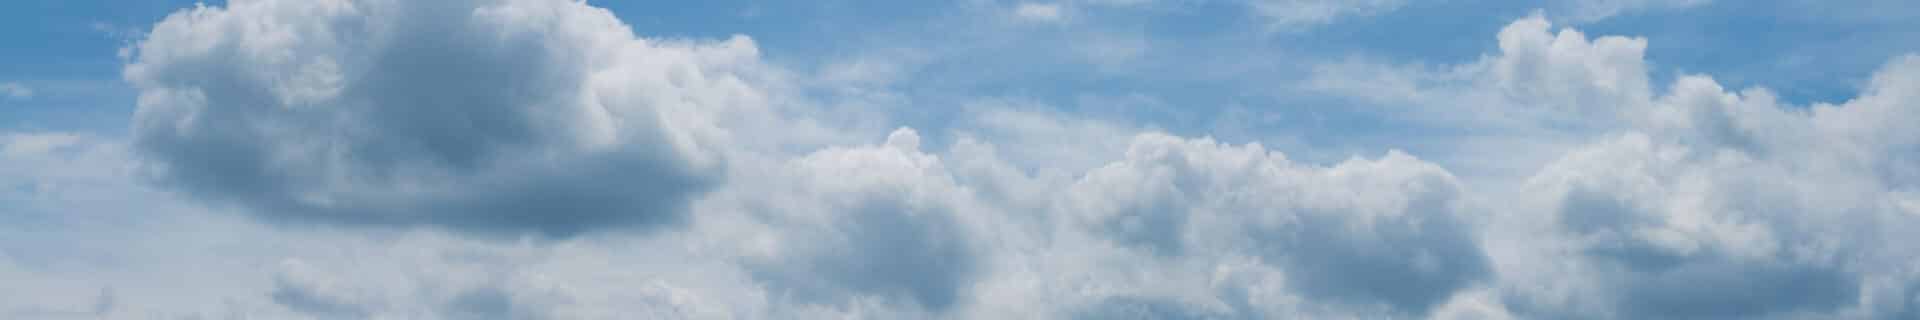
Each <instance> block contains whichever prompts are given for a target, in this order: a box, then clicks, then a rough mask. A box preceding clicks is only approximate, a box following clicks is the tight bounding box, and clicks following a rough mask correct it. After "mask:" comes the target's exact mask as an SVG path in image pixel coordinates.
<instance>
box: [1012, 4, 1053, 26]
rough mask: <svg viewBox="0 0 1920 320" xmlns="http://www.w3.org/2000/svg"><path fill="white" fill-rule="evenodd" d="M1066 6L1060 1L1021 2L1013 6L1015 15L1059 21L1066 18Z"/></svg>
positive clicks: (1039, 19) (1042, 20)
mask: <svg viewBox="0 0 1920 320" xmlns="http://www.w3.org/2000/svg"><path fill="white" fill-rule="evenodd" d="M1065 10H1066V9H1065V7H1063V6H1061V5H1060V4H1058V3H1034V2H1021V3H1020V4H1019V5H1015V6H1014V8H1013V16H1015V17H1019V18H1021V19H1026V20H1031V21H1038V22H1059V21H1060V20H1061V19H1065V18H1066V15H1065V12H1064V11H1065Z"/></svg>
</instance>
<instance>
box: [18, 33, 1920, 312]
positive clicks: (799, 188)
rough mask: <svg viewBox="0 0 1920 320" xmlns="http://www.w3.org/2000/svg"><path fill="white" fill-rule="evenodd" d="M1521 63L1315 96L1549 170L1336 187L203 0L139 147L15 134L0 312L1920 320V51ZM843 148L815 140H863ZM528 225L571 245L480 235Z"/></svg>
mask: <svg viewBox="0 0 1920 320" xmlns="http://www.w3.org/2000/svg"><path fill="white" fill-rule="evenodd" d="M1287 3H1294V4H1295V5H1304V6H1312V5H1315V3H1311V2H1297V3H1296V2H1287ZM1377 3H1380V4H1381V6H1385V7H1392V6H1397V4H1398V2H1377ZM1388 4H1391V5H1388ZM1322 5H1331V4H1322ZM1381 10H1386V9H1381ZM1336 12H1345V11H1336ZM1340 14H1354V13H1340ZM1320 23H1324V22H1320ZM1495 38H1496V39H1495V40H1497V41H1498V51H1497V52H1494V53H1491V54H1489V55H1487V56H1485V57H1484V58H1481V59H1479V60H1475V61H1469V62H1467V63H1463V64H1459V65H1453V66H1444V67H1439V68H1428V67H1422V66H1407V65H1387V64H1374V63H1367V62H1364V61H1359V62H1350V63H1346V64H1340V65H1331V66H1327V67H1324V68H1321V69H1319V70H1318V73H1317V74H1316V75H1315V78H1314V79H1312V81H1310V82H1309V85H1310V86H1313V87H1314V88H1316V89H1320V90H1323V91H1324V92H1332V93H1344V94H1353V95H1365V96H1364V97H1357V98H1356V99H1362V100H1365V101H1371V102H1375V103H1381V104H1396V105H1409V106H1413V107H1410V108H1405V109H1395V110H1388V111H1387V112H1404V113H1406V114H1411V115H1412V116H1409V117H1410V118H1417V119H1418V120H1419V121H1423V123H1424V124H1428V125H1433V126H1440V127H1446V126H1448V125H1452V126H1456V127H1464V128H1484V127H1496V128H1497V129H1512V127H1524V130H1530V131H1523V130H1521V129H1515V130H1513V131H1502V132H1552V133H1555V134H1560V135H1566V136H1577V137H1578V138H1577V139H1575V140H1577V142H1576V143H1572V144H1571V145H1565V146H1556V147H1558V148H1552V149H1547V150H1544V151H1541V150H1517V149H1521V147H1517V146H1510V148H1507V149H1515V150H1500V151H1502V152H1501V153H1493V154H1489V155H1479V156H1478V159H1487V158H1494V157H1505V156H1509V155H1512V154H1517V153H1522V152H1546V153H1551V154H1552V155H1553V156H1552V157H1548V158H1547V159H1548V160H1547V161H1543V162H1541V163H1536V164H1527V165H1521V166H1515V167H1521V168H1526V170H1528V171H1529V172H1528V173H1523V174H1524V175H1526V176H1527V178H1526V179H1524V181H1516V182H1515V183H1516V184H1518V185H1517V186H1494V187H1493V188H1492V189H1477V188H1472V187H1469V186H1470V185H1471V184H1468V183H1465V182H1463V181H1465V180H1468V179H1471V178H1470V177H1457V176H1456V174H1457V173H1456V172H1455V171H1451V170H1449V168H1448V167H1446V166H1443V165H1442V164H1440V163H1435V162H1433V161H1430V160H1427V159H1430V158H1428V157H1426V155H1425V154H1421V155H1420V156H1419V157H1416V156H1415V155H1413V154H1409V153H1407V152H1403V151H1385V152H1383V153H1381V154H1378V155H1360V156H1354V157H1352V158H1350V159H1348V160H1345V161H1336V162H1331V163H1315V162H1310V161H1301V160H1297V159H1291V158H1289V157H1288V155H1287V154H1285V153H1282V152H1279V151H1276V150H1272V149H1269V148H1268V147H1266V146H1263V145H1261V144H1258V143H1237V142H1229V141H1220V140H1216V139H1214V138H1208V137H1204V136H1201V137H1183V136H1177V135H1172V134H1167V133H1160V132H1157V131H1152V130H1147V129H1140V128H1137V127H1134V126H1131V125H1126V124H1115V123H1108V122H1102V121H1098V120H1090V119H1085V118H1084V117H1075V116H1074V115H1068V114H1055V113H1046V112H1026V111H1016V110H1010V109H1014V108H1010V107H1009V108H1007V109H1004V110H1003V109H986V110H970V112H969V113H968V114H966V115H963V116H962V117H965V119H959V120H957V121H956V122H958V123H960V125H959V127H958V128H956V129H952V130H951V131H933V130H927V131H921V130H916V129H913V128H898V129H893V131H891V132H887V133H885V134H884V136H882V135H881V134H880V132H863V131H862V130H863V129H865V128H864V127H862V128H836V127H831V125H822V126H826V127H828V128H820V127H811V129H799V130H795V131H792V132H788V131H783V130H786V129H790V127H787V126H786V125H787V124H784V122H783V121H787V120H788V119H784V118H779V117H782V116H785V115H782V114H781V113H782V112H786V111H791V110H779V109H778V108H779V107H778V106H776V105H775V104H778V103H780V102H778V101H780V100H783V99H787V98H792V97H789V96H785V95H782V92H781V90H785V89H784V87H787V86H803V85H800V84H791V83H784V82H783V81H786V80H782V78H781V77H780V76H779V75H777V74H775V73H778V70H777V69H775V67H773V66H767V65H762V63H761V62H760V58H759V53H758V49H757V48H756V47H755V46H754V44H753V43H752V42H751V41H750V40H747V39H745V38H744V37H736V38H732V39H728V40H724V41H700V40H657V39H648V38H642V37H638V36H636V35H634V34H633V33H632V32H631V31H628V27H627V26H625V25H622V24H621V22H620V21H619V20H617V19H614V18H613V17H612V15H611V14H609V13H607V12H605V11H603V10H600V9H597V8H593V7H590V6H587V5H585V4H584V3H581V2H574V1H560V0H551V1H549V0H485V1H471V2H455V1H385V0H356V1H343V0H330V1H251V2H237V3H234V4H231V5H229V6H226V7H197V8H195V9H191V10H187V11H182V12H180V13H177V14H175V15H173V16H170V17H169V18H167V19H166V20H165V21H163V22H161V23H160V24H159V25H157V26H156V27H154V28H153V31H152V34H151V35H149V36H148V37H147V38H146V40H144V41H143V42H142V43H140V44H139V45H138V46H137V47H136V50H135V53H136V55H135V56H133V58H132V59H131V60H129V65H128V66H127V67H126V70H125V71H126V75H125V77H126V78H127V81H129V82H130V83H132V84H133V85H134V87H135V88H136V89H138V90H139V91H140V94H141V96H140V98H139V104H140V105H139V109H138V111H137V113H136V114H135V115H134V124H133V130H132V132H131V137H130V138H128V140H127V141H118V140H114V139H112V138H102V137H95V136H90V135H85V134H71V133H59V132H41V133H5V134H0V163H6V164H8V165H6V166H0V200H4V202H5V203H7V204H8V205H7V206H0V217H3V218H6V220H7V221H8V222H9V223H6V224H0V283H8V284H10V285H16V286H18V287H21V288H32V289H29V290H9V291H0V312H6V313H0V314H5V315H13V316H22V317H35V316H42V315H46V316H47V317H53V316H75V317H97V318H98V317H104V318H115V317H118V318H151V317H202V318H218V317H234V318H321V319H329V318H346V319H361V318H373V319H395V318H404V319H623V318H635V317H640V318H663V319H789V318H806V319H814V318H822V319H825V318H832V319H845V318H958V319H1004V318H1068V319H1076V318H1077V319H1234V318H1240V319H1273V318H1366V319H1501V318H1519V319H1532V318H1595V319H1644V318H1689V319H1694V318H1698V319H1736V318H1737V319H1795V318H1841V319H1904V318H1911V317H1913V316H1914V315H1916V314H1920V302H1917V301H1920V268H1915V267H1913V266H1916V265H1920V246H1916V245H1914V243H1920V242H1915V241H1912V240H1916V239H1912V238H1913V237H1912V236H1911V235H1909V233H1910V232H1906V230H1911V229H1913V228H1915V227H1920V182H1916V181H1920V152H1917V151H1916V150H1920V147H1916V146H1920V132H1916V131H1914V130H1920V129H1914V128H1913V126H1911V125H1909V124H1908V122H1911V120H1912V119H1915V118H1920V108H1916V106H1920V100H1917V99H1920V57H1912V56H1909V57H1901V58H1896V59H1894V60H1893V61H1892V62H1890V63H1889V64H1887V66H1886V67H1884V68H1883V69H1882V70H1881V71H1880V72H1878V73H1877V74H1876V75H1875V76H1874V77H1873V78H1872V79H1870V81H1869V83H1868V85H1867V86H1866V89H1865V90H1864V91H1863V92H1862V93H1861V94H1860V96H1859V97H1857V98H1854V99H1852V100H1849V101H1844V102H1838V103H1818V104H1813V105H1811V106H1791V105H1786V104H1784V103H1781V102H1779V101H1778V99H1776V98H1775V97H1774V96H1773V95H1772V94H1771V93H1770V92H1768V91H1767V90H1764V89H1745V90H1729V89H1727V88H1724V87H1722V86H1721V85H1720V84H1718V83H1717V82H1715V81H1714V80H1713V79H1711V78H1709V77H1706V76H1692V75H1688V76H1681V77H1678V78H1677V79H1676V80H1675V81H1674V82H1673V83H1671V84H1669V85H1665V86H1660V87H1664V88H1663V89H1662V90H1655V89H1653V88H1655V87H1657V86H1656V85H1655V84H1653V83H1652V80H1651V79H1650V78H1651V77H1649V76H1648V74H1649V72H1648V70H1647V66H1648V65H1649V63H1648V62H1647V61H1646V58H1645V54H1644V52H1645V48H1646V46H1647V44H1646V42H1647V41H1648V40H1647V39H1641V38H1631V37H1618V36H1600V37H1589V36H1587V35H1585V34H1583V33H1581V32H1579V31H1577V30H1573V29H1570V28H1562V29H1558V30H1556V29H1555V28H1554V27H1553V26H1552V24H1551V23H1550V22H1549V21H1548V20H1547V19H1546V18H1545V17H1541V16H1536V17H1528V18H1524V19H1520V20H1518V21H1515V22H1513V23H1512V24H1510V25H1508V26H1507V27H1506V28H1504V29H1503V30H1501V31H1500V33H1499V34H1497V35H1495ZM853 69H860V68H853ZM882 69H885V68H882ZM889 72H891V71H889ZM853 73H860V72H858V70H856V72H853ZM829 78H831V77H829ZM881 78H887V77H881ZM846 79H853V80H847V82H849V83H864V84H863V85H866V86H871V87H874V88H870V89H872V90H885V89H886V88H884V87H891V86H895V85H896V84H893V82H894V81H893V80H883V81H863V80H859V79H862V77H849V78H846ZM878 84H886V85H878ZM1368 99H1371V100H1368ZM902 101H904V100H902ZM858 111H860V110H854V111H853V112H848V113H859V112H858ZM806 116H818V117H833V116H842V117H855V116H859V115H848V114H811V115H806ZM769 119H772V120H769ZM811 120H812V119H792V121H794V122H803V121H811ZM842 120H846V119H823V120H819V121H820V122H819V123H824V124H836V123H844V122H863V121H867V120H870V119H859V120H846V121H844V122H842ZM863 123H864V122H863ZM813 125H816V124H795V125H792V127H791V128H809V127H808V126H813ZM886 128H896V127H892V126H889V127H886ZM807 130H812V131H807ZM821 132H828V133H821ZM789 135H801V136H836V137H837V136H857V137H861V138H859V139H857V140H860V141H861V142H845V143H843V141H835V140H833V139H828V138H793V137H787V136H789ZM784 139H804V140H807V141H808V142H806V143H792V142H791V141H789V140H784ZM821 141H828V142H821ZM1555 142H1560V141H1555ZM752 145H770V146H771V147H766V148H759V147H753V146H752ZM1560 150H1570V151H1567V152H1560ZM1442 163H1444V162H1442ZM136 177H140V178H153V179H154V181H157V182H159V184H158V185H159V186H161V187H162V189H164V190H171V191H174V192H175V193H177V194H178V195H180V196H181V197H182V198H181V199H175V198H172V197H169V196H164V195H162V194H161V193H159V192H155V191H154V190H150V189H147V188H146V187H145V186H144V185H142V184H140V183H138V181H137V180H135V178H136ZM1490 190H1491V191H1490ZM1505 191H1511V192H1505ZM196 203H211V204H215V205H212V206H200V205H196ZM220 204H231V205H235V207H236V208H233V210H239V211H244V212H249V213H251V214H252V215H254V216H258V217H264V218H266V219H265V220H266V221H271V222H278V223H299V222H315V221H317V222H323V223H326V224H330V225H358V226H381V227H403V228H371V229H369V228H271V227H265V226H261V225H256V224H254V223H249V222H236V221H234V220H231V219H230V218H229V219H222V218H221V217H228V216H227V215H222V213H225V212H224V211H223V210H226V209H225V208H223V206H222V205H220ZM200 212H206V214H200ZM102 221H111V222H114V223H103V222H102ZM240 221H251V220H240ZM669 225H671V226H673V227H662V226H669ZM413 226H426V227H430V228H405V227H413ZM83 227H86V228H93V229H85V228H83ZM613 230H627V231H629V232H612V231H613ZM596 231H598V232H596ZM528 233H531V234H541V235H547V236H552V237H554V238H557V239H547V240H554V241H532V240H525V241H520V242H514V241H499V240H498V239H475V237H472V236H473V235H475V234H528ZM183 261H185V262H183ZM153 274H178V275H180V276H179V277H154V276H152V275H153ZM109 287H111V288H113V289H103V288H109ZM180 288H189V289H191V290H180Z"/></svg>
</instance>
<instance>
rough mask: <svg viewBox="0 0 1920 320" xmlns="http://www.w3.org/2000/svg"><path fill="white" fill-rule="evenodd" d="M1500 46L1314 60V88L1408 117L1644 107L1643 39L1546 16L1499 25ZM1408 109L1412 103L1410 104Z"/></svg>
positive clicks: (1598, 119)
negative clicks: (1391, 61)
mask: <svg viewBox="0 0 1920 320" xmlns="http://www.w3.org/2000/svg"><path fill="white" fill-rule="evenodd" d="M1497 39H1498V41H1499V48H1500V51H1499V52H1498V53H1497V54H1493V55H1488V56H1485V57H1483V58H1481V59H1479V60H1478V61H1474V62H1472V63H1466V64H1459V65H1453V66H1445V67H1439V68H1427V67H1422V66H1394V65H1385V64H1379V63H1369V62H1364V61H1348V62H1343V63H1336V64H1326V65H1322V66H1319V67H1317V68H1316V70H1315V72H1314V75H1313V76H1312V77H1311V78H1310V79H1309V80H1308V81H1307V86H1308V87H1309V88H1312V89H1315V90H1318V91H1321V92H1327V93H1333V94H1339V95H1346V96H1351V97H1354V98H1355V99H1362V100H1366V101H1370V102H1373V103H1377V104H1382V105H1392V106H1395V107H1396V108H1402V109H1407V110H1406V111H1398V110H1396V112H1405V113H1407V114H1409V116H1407V117H1406V118H1407V119H1409V120H1413V121H1422V122H1439V123H1456V124H1458V123H1472V124H1474V125H1477V126H1482V127H1488V128H1515V127H1530V128H1544V129H1553V130H1565V129H1588V130H1592V129H1604V128H1608V127H1612V126H1617V125H1618V122H1620V121H1622V120H1623V119H1622V118H1623V117H1626V116H1627V115H1629V114H1635V113H1643V112H1645V111H1644V110H1638V109H1636V108H1642V107H1644V106H1646V105H1648V104H1649V102H1648V100H1649V99H1651V98H1652V90H1651V89H1650V87H1649V85H1648V80H1647V69H1646V61H1645V52H1646V46H1647V44H1646V39H1643V38H1631V37H1621V36H1602V37H1597V38H1593V39H1589V38H1588V37H1587V36H1586V34H1584V33H1582V32H1580V31H1578V30H1574V29H1571V28H1562V29H1560V30H1558V32H1555V31H1554V30H1553V28H1552V23H1550V22H1548V21H1547V19H1546V18H1544V17H1542V16H1538V15H1535V16H1531V17H1527V18H1523V19H1520V20H1518V21H1515V22H1513V23H1511V24H1508V25H1507V26H1506V27H1505V28H1502V29H1501V30H1500V33H1499V35H1498V37H1497ZM1409 111H1410V112H1409Z"/></svg>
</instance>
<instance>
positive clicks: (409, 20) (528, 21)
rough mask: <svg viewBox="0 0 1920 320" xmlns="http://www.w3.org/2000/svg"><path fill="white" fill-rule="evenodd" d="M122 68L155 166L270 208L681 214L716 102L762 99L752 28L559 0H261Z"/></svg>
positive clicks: (483, 214)
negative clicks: (698, 35) (723, 30)
mask: <svg viewBox="0 0 1920 320" xmlns="http://www.w3.org/2000/svg"><path fill="white" fill-rule="evenodd" d="M137 52H138V54H137V56H136V57H135V58H134V59H133V61H132V62H131V63H130V64H128V65H127V67H126V78H127V81H128V82H131V83H133V85H134V86H135V87H137V88H138V89H139V90H140V99H139V101H140V108H139V111H137V112H136V114H135V116H134V134H135V139H136V140H137V143H138V146H139V147H140V149H141V151H143V152H145V153H147V154H149V155H151V156H152V159H153V160H154V169H155V172H156V174H157V175H158V176H159V177H160V178H161V179H162V180H163V181H165V182H166V183H168V184H170V185H173V186H175V187H178V188H180V189H181V190H185V191H187V192H189V193H192V194H194V195H196V196H200V197H204V198H209V199H217V200H221V201H229V202H233V203H237V204H241V205H244V206H247V207H250V208H252V209H253V210H252V211H253V212H256V213H259V214H261V215H265V216H269V217H271V218H276V219H286V220H303V221H305V220H310V221H323V222H332V223H343V224H367V225H430V226H442V227H448V228H454V229H461V230H475V231H499V232H522V231H529V232H539V233H543V234H549V235H569V234H574V233H578V232H582V231H590V230H593V229H599V228H606V227H618V226H652V225H660V224H672V223H678V222H680V221H681V220H684V219H683V216H684V215H685V214H686V213H685V209H684V207H685V206H686V203H687V202H688V201H689V200H690V198H691V197H693V196H696V195H698V194H699V193H701V192H702V191H704V190H705V189H707V188H710V187H711V186H712V185H713V184H715V183H717V182H718V180H719V177H720V174H719V173H718V170H719V168H720V167H721V166H722V165H721V163H720V160H719V159H718V158H719V157H721V153H720V152H719V151H717V150H716V148H717V147H716V146H715V145H714V144H716V143H719V142H718V141H716V140H715V139H716V138H715V137H714V134H713V133H711V132H705V130H708V128H707V127H708V126H711V125H712V123H711V121H708V120H705V119H703V118H705V117H708V116H709V115H705V114H703V113H707V112H714V111H716V110H724V109H728V108H745V107H751V106H754V105H758V104H763V103H765V102H764V101H763V100H764V99H763V98H762V95H761V93H760V92H759V91H758V89H757V88H756V87H755V85H754V84H752V83H750V81H749V80H747V79H746V78H748V76H742V75H740V74H739V73H742V72H751V70H742V69H751V68H753V64H754V63H755V60H756V59H757V58H756V56H757V52H756V49H755V48H754V45H753V43H752V42H751V41H750V40H747V39H746V38H744V37H740V38H734V39H730V40H728V41H721V42H667V41H650V40H647V39H640V38H636V37H635V36H634V35H633V34H632V33H631V31H629V30H628V27H627V26H626V25H624V24H622V23H621V22H620V21H619V20H617V19H615V18H614V17H613V15H612V14H611V13H608V12H607V11H605V10H602V9H598V8H593V7H589V6H586V5H585V4H581V3H577V2H565V1H540V0H532V1H519V0H516V1H247V2H236V3H234V4H232V5H230V6H227V7H224V8H220V7H200V8H195V9H193V10H189V11H183V12H180V13H177V14H175V15H173V16H171V17H169V18H168V19H167V20H165V21H163V22H161V23H160V24H158V25H156V26H154V29H153V32H152V33H151V34H150V35H148V37H147V39H146V40H145V41H142V42H140V44H139V46H138V50H137Z"/></svg>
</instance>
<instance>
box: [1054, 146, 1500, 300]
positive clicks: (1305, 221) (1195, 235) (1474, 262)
mask: <svg viewBox="0 0 1920 320" xmlns="http://www.w3.org/2000/svg"><path fill="white" fill-rule="evenodd" d="M1461 192H1462V191H1461V190H1460V187H1459V186H1458V184H1457V183H1456V182H1454V181H1453V177H1452V176H1451V175H1450V174H1448V173H1447V172H1446V170H1444V169H1441V168H1439V167H1438V166H1435V165H1432V164H1430V163H1425V162H1422V161H1420V160H1418V159H1415V158H1413V157H1411V156H1407V155H1405V154H1402V153H1399V152H1392V153H1389V154H1388V155H1387V156H1385V157H1384V158H1381V159H1379V160H1362V159H1355V160H1350V161H1347V162H1342V163H1340V164H1338V165H1335V166H1332V167H1327V168H1316V167H1312V166H1304V165H1298V164H1293V163H1291V162H1289V161H1288V160H1287V159H1286V158H1285V157H1284V156H1282V155H1280V154H1278V153H1270V152H1268V151H1267V150H1265V148H1263V147H1261V146H1259V145H1257V144H1253V145H1244V146H1230V145H1223V144H1219V143H1217V142H1214V141H1212V140H1210V139H1198V140H1187V139H1179V138H1174V137H1169V136H1162V135H1144V136H1141V137H1139V138H1136V139H1135V140H1134V143H1133V145H1132V146H1131V147H1130V148H1129V149H1128V151H1127V155H1126V158H1125V160H1123V161H1118V162H1114V163H1110V164H1108V165H1106V166H1104V167H1101V168H1099V169H1095V170H1093V171H1091V172H1089V173H1087V175H1086V177H1085V178H1083V179H1081V180H1080V181H1079V182H1077V183H1075V184H1074V186H1073V187H1072V188H1071V189H1069V190H1068V191H1067V196H1066V199H1064V200H1063V202H1061V205H1063V206H1066V207H1067V208H1070V209H1067V211H1066V212H1063V213H1062V214H1063V215H1068V216H1074V217H1078V218H1079V219H1081V220H1082V221H1083V223H1084V224H1085V226H1086V227H1087V228H1091V229H1093V230H1095V231H1094V232H1095V233H1099V234H1101V235H1103V236H1105V237H1108V238H1110V239H1112V240H1113V241H1117V242H1120V243H1122V244H1125V245H1127V246H1129V247H1132V248H1135V249H1137V250H1143V251H1148V252H1152V253H1154V254H1155V255H1159V256H1162V257H1169V258H1175V259H1180V258H1186V257H1190V256H1196V255H1197V256H1216V255H1225V256H1233V255H1250V256H1255V257H1258V258H1259V259H1260V261H1261V262H1262V263H1266V264H1271V265H1273V266H1274V267H1277V268H1278V269H1279V270H1281V272H1282V273H1283V274H1285V276H1286V279H1287V284H1288V286H1289V287H1290V288H1292V289H1293V290H1297V291H1296V292H1297V293H1298V294H1300V295H1301V296H1302V297H1303V298H1306V299H1309V300H1312V301H1316V302H1324V303H1332V304H1344V305H1352V306H1359V307H1362V308H1372V307H1378V306H1384V307H1386V308H1388V309H1390V310H1393V311H1395V312H1399V313H1404V314H1412V315H1423V314H1426V313H1427V312H1428V311H1429V310H1431V309H1432V308H1433V307H1435V306H1436V305H1439V304H1441V303H1443V302H1445V301H1447V300H1448V299H1449V298H1450V297H1451V296H1452V295H1453V294H1454V293H1455V292H1456V291H1459V290H1461V289H1464V288H1466V287H1467V286H1469V285H1471V284H1473V283H1474V282H1477V281H1479V280H1482V279H1485V278H1486V277H1488V276H1489V274H1490V270H1489V269H1488V267H1487V265H1486V262H1485V256H1484V254H1483V253H1482V252H1481V250H1480V248H1479V244H1478V241H1477V240H1476V239H1475V237H1474V234H1475V231H1474V230H1472V229H1471V227H1470V226H1469V225H1467V224H1465V223H1463V221H1465V215H1467V214H1468V213H1466V212H1462V211H1461V205H1460V203H1459V197H1460V194H1461Z"/></svg>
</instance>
